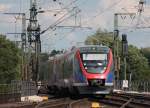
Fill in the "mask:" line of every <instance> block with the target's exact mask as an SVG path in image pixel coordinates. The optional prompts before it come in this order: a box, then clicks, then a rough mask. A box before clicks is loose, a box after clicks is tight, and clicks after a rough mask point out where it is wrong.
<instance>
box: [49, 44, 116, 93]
mask: <svg viewBox="0 0 150 108" xmlns="http://www.w3.org/2000/svg"><path fill="white" fill-rule="evenodd" d="M49 63H50V72H49V77H50V78H49V83H48V88H49V89H50V91H55V92H56V91H59V92H63V90H65V91H67V92H68V93H71V94H72V93H75V94H76V93H78V94H109V93H110V92H111V91H112V89H113V81H114V64H113V55H112V51H111V49H110V48H108V47H107V46H99V45H85V46H82V47H77V48H76V47H74V48H72V49H71V50H69V51H67V52H65V53H63V54H57V55H55V56H53V57H50V58H49Z"/></svg>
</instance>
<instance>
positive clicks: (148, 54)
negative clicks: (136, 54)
mask: <svg viewBox="0 0 150 108" xmlns="http://www.w3.org/2000/svg"><path fill="white" fill-rule="evenodd" d="M141 53H142V54H143V55H144V56H145V57H146V58H147V59H148V63H149V66H150V47H147V48H141Z"/></svg>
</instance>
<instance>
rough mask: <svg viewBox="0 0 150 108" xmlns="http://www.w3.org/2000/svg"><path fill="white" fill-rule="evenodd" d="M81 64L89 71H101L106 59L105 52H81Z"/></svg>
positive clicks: (104, 66) (105, 64)
mask: <svg viewBox="0 0 150 108" xmlns="http://www.w3.org/2000/svg"><path fill="white" fill-rule="evenodd" d="M81 57H82V60H83V66H84V68H85V69H86V70H87V72H89V73H103V72H104V70H105V69H106V66H107V63H108V60H107V54H82V56H81Z"/></svg>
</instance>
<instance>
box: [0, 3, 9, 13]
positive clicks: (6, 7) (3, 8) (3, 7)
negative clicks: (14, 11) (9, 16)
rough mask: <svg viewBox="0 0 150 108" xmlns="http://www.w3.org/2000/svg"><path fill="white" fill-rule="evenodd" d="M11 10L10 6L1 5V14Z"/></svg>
mask: <svg viewBox="0 0 150 108" xmlns="http://www.w3.org/2000/svg"><path fill="white" fill-rule="evenodd" d="M9 8H10V5H8V4H0V12H4V11H7V10H8V9H9Z"/></svg>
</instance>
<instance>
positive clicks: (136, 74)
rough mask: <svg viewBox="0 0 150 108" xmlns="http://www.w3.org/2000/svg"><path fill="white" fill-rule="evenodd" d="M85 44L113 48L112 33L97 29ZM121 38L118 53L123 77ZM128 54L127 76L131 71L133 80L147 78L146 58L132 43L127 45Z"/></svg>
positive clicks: (149, 74) (148, 72)
mask: <svg viewBox="0 0 150 108" xmlns="http://www.w3.org/2000/svg"><path fill="white" fill-rule="evenodd" d="M85 44H103V45H106V46H109V47H110V48H113V33H112V32H107V31H106V30H101V29H99V30H98V31H97V32H96V33H95V34H94V35H92V36H89V37H88V38H87V39H86V41H85ZM121 46H122V45H121V39H119V55H120V57H121V73H120V78H121V79H122V78H123V75H124V73H123V71H122V70H123V60H122V58H123V57H122V55H121V54H122V53H121V51H122V49H121V48H122V47H121ZM128 49H129V50H128V52H129V53H128V56H127V76H128V78H129V74H130V73H132V79H133V80H141V79H143V80H147V79H148V78H149V77H150V71H149V66H148V60H147V58H146V57H144V56H143V54H142V53H141V51H140V49H138V48H137V47H135V46H133V45H129V47H128Z"/></svg>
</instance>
